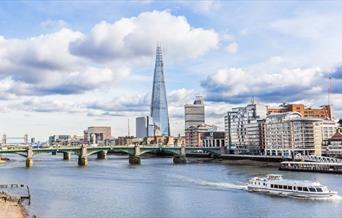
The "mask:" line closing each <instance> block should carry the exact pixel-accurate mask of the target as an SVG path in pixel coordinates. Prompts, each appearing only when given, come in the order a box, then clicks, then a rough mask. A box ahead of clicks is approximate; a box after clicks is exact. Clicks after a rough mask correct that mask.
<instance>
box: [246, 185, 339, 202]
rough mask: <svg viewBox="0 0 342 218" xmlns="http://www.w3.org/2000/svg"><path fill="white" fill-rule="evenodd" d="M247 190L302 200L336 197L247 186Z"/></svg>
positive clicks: (330, 194)
mask: <svg viewBox="0 0 342 218" xmlns="http://www.w3.org/2000/svg"><path fill="white" fill-rule="evenodd" d="M247 190H248V191H250V192H260V193H264V194H269V195H277V196H281V197H295V198H303V199H328V198H332V197H334V196H336V195H337V193H336V192H329V193H317V192H316V193H310V192H305V193H304V192H299V191H285V190H274V189H269V188H260V187H252V186H247Z"/></svg>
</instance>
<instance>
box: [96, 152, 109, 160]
mask: <svg viewBox="0 0 342 218" xmlns="http://www.w3.org/2000/svg"><path fill="white" fill-rule="evenodd" d="M97 159H99V160H105V159H107V151H100V152H98V153H97Z"/></svg>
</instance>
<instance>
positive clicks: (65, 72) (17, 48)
mask: <svg viewBox="0 0 342 218" xmlns="http://www.w3.org/2000/svg"><path fill="white" fill-rule="evenodd" d="M82 37H83V34H82V33H80V32H74V31H72V30H70V29H66V28H63V29H61V30H59V31H57V32H54V33H50V34H45V35H40V36H37V37H31V38H28V39H5V38H3V37H2V38H0V82H1V84H2V88H1V89H0V92H1V93H2V94H1V96H2V97H3V98H4V97H5V94H4V92H5V91H6V96H7V97H8V96H12V95H51V94H74V93H82V92H85V91H88V90H92V89H97V88H99V87H101V86H104V85H108V84H111V83H113V82H115V81H117V80H119V79H121V78H125V77H127V76H128V75H129V74H130V69H129V68H128V67H125V66H120V67H116V66H111V68H109V67H106V66H99V65H97V66H96V67H95V64H92V63H91V62H89V61H87V60H85V59H84V58H82V57H77V56H75V55H72V54H71V53H70V52H69V44H70V43H71V42H73V41H76V40H79V39H80V38H82Z"/></svg>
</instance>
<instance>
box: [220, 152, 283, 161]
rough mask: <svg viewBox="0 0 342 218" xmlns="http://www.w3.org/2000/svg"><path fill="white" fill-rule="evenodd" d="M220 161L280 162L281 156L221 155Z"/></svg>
mask: <svg viewBox="0 0 342 218" xmlns="http://www.w3.org/2000/svg"><path fill="white" fill-rule="evenodd" d="M220 158H221V159H222V160H253V161H262V162H282V161H284V160H285V159H284V157H283V156H265V155H246V154H221V155H220Z"/></svg>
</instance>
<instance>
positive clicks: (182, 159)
mask: <svg viewBox="0 0 342 218" xmlns="http://www.w3.org/2000/svg"><path fill="white" fill-rule="evenodd" d="M173 163H174V164H186V152H185V145H181V149H180V154H179V155H175V156H174V157H173Z"/></svg>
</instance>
